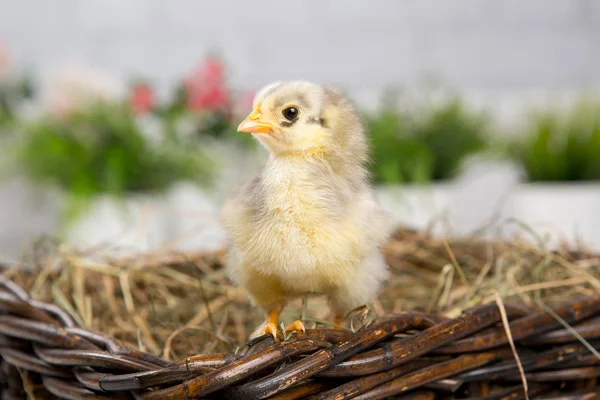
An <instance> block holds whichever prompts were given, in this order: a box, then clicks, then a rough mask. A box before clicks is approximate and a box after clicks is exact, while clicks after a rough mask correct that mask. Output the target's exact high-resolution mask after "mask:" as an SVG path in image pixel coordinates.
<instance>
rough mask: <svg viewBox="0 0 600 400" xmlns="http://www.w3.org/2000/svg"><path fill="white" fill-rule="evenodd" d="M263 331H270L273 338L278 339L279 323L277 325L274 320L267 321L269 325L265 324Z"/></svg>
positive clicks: (265, 332)
mask: <svg viewBox="0 0 600 400" xmlns="http://www.w3.org/2000/svg"><path fill="white" fill-rule="evenodd" d="M263 333H264V334H267V333H268V334H269V335H271V336H273V339H275V340H277V325H275V324H274V323H272V322H269V323H267V325H265V329H264V330H263Z"/></svg>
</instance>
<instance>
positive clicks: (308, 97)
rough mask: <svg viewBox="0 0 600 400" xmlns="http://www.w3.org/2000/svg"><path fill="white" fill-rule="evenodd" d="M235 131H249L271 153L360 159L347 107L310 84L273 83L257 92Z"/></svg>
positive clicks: (356, 127)
mask: <svg viewBox="0 0 600 400" xmlns="http://www.w3.org/2000/svg"><path fill="white" fill-rule="evenodd" d="M238 131H240V132H248V133H252V134H253V135H254V137H255V138H256V139H257V140H259V142H260V143H261V144H262V145H263V146H265V147H266V148H267V149H268V150H269V151H270V152H271V153H272V154H274V155H283V154H290V153H297V154H307V155H310V154H312V155H317V154H318V155H327V154H331V153H340V152H342V153H343V152H346V153H347V152H352V153H354V156H355V157H356V156H360V157H361V158H363V157H365V156H366V150H367V146H366V140H365V137H364V131H363V128H362V124H361V122H360V119H359V117H358V115H357V113H356V111H355V109H354V107H353V105H352V104H351V103H350V102H349V101H348V100H347V99H346V98H345V97H344V96H343V95H342V94H341V93H339V92H338V91H336V90H334V89H332V88H330V87H327V86H323V85H319V84H315V83H311V82H305V81H291V82H276V83H273V84H270V85H268V86H266V87H264V88H263V89H261V90H260V91H259V92H258V93H257V95H256V97H255V98H254V103H253V110H252V112H251V113H250V115H249V116H248V117H247V118H246V119H245V120H244V121H243V122H242V123H241V124H240V125H239V127H238Z"/></svg>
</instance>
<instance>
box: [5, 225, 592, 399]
mask: <svg viewBox="0 0 600 400" xmlns="http://www.w3.org/2000/svg"><path fill="white" fill-rule="evenodd" d="M384 252H385V255H386V259H387V261H388V264H389V266H390V268H391V270H392V273H393V278H392V279H391V280H390V282H389V283H388V285H387V286H386V287H385V289H384V290H383V292H382V293H381V295H380V296H379V299H378V301H377V302H376V303H375V304H373V305H372V306H371V307H370V308H368V309H365V308H363V309H360V310H356V311H355V312H354V313H352V314H351V315H349V316H348V317H347V324H346V326H347V328H345V330H344V331H342V332H345V333H346V334H347V335H353V334H354V332H355V331H358V330H361V328H362V330H361V332H362V331H363V330H364V329H367V330H368V329H369V326H370V325H371V324H372V323H373V321H374V320H375V321H380V320H381V317H384V316H389V315H395V314H400V315H402V313H414V312H422V313H424V314H423V315H435V316H436V318H438V317H439V318H441V319H444V318H449V319H453V318H454V319H457V318H461V313H462V312H463V311H464V310H465V309H471V308H473V307H476V306H480V305H482V304H486V303H494V302H495V303H497V304H499V303H502V304H504V303H506V304H513V303H518V304H519V305H520V307H523V309H527V310H528V311H527V312H534V311H537V312H539V311H540V310H542V311H543V310H544V309H545V308H547V307H552V306H555V305H559V304H564V303H565V302H568V301H571V300H574V301H577V300H578V299H581V298H584V297H589V296H594V295H595V294H596V293H597V292H598V290H599V289H600V258H599V257H597V256H596V255H594V254H591V253H589V252H587V251H584V250H567V249H566V248H565V249H561V250H558V251H547V250H544V249H542V248H540V247H538V246H534V245H532V244H530V243H529V242H527V241H522V240H519V239H513V240H504V241H493V240H486V239H483V238H480V237H467V238H458V239H452V240H446V239H436V238H432V237H430V236H429V235H428V234H427V233H426V232H415V231H412V230H409V229H398V230H397V231H396V232H395V234H394V235H393V236H392V238H391V240H390V241H389V243H387V245H386V246H385V247H384ZM225 262H226V257H225V251H224V250H220V251H216V252H212V253H195V254H182V253H175V252H168V251H164V249H163V250H160V251H157V252H149V253H147V254H141V255H138V256H135V257H130V258H119V259H116V258H111V257H110V256H108V255H105V254H103V252H102V250H101V249H90V250H87V251H78V250H74V249H70V248H68V247H66V246H64V245H61V244H58V243H55V242H52V241H51V240H42V241H40V242H38V243H37V244H36V245H35V246H34V248H33V250H32V251H31V252H30V253H29V254H28V256H27V257H26V258H24V261H23V265H22V266H18V267H17V266H11V267H8V266H6V267H5V268H4V270H3V271H2V275H3V277H4V278H6V279H8V280H10V281H11V282H13V283H15V284H16V285H18V286H19V287H21V288H23V289H24V291H25V292H27V293H28V294H29V296H30V298H31V300H32V301H37V302H39V303H45V304H52V305H55V306H57V307H59V308H60V309H61V310H63V311H64V312H65V313H66V314H68V316H69V318H71V319H72V320H73V321H74V323H75V324H76V325H77V326H79V327H81V328H83V329H85V330H86V331H89V332H96V333H98V334H99V335H102V336H104V337H110V338H114V339H115V340H117V341H118V342H119V343H121V344H122V345H123V346H124V347H126V348H129V349H134V350H136V351H139V352H143V353H144V354H148V355H151V356H156V357H157V358H158V359H160V360H161V362H163V363H170V362H176V361H177V360H184V359H185V358H186V357H188V356H190V355H195V354H215V353H222V354H226V355H227V354H240V352H243V351H244V350H243V349H246V351H247V349H248V347H247V346H246V342H247V339H248V336H249V335H250V333H251V332H252V331H253V330H254V329H255V328H256V327H257V326H258V325H259V323H260V322H261V321H262V319H263V315H262V313H261V312H260V310H258V309H257V308H256V307H253V306H252V305H251V304H250V303H249V301H248V298H247V296H246V295H245V293H244V292H243V291H242V290H241V289H239V288H237V287H235V286H232V285H231V284H230V283H229V282H228V280H227V279H226V277H225V271H224V268H223V266H224V264H225ZM595 307H596V308H597V309H598V311H599V312H600V302H599V303H598V304H596V305H595ZM8 313H9V314H10V313H11V312H10V311H9V312H8ZM327 313H328V311H327V307H326V299H325V298H324V297H322V296H318V295H314V296H313V295H311V296H307V297H305V298H304V299H299V300H297V301H296V302H294V303H291V304H290V305H289V306H288V308H287V309H286V313H284V314H283V315H282V318H283V319H284V320H288V319H289V320H293V319H296V318H300V319H302V320H303V321H304V322H305V325H306V326H307V327H308V328H309V329H311V330H315V331H319V330H320V329H321V330H323V332H325V331H328V330H327V328H329V326H328V325H327V324H328V323H327V318H328V315H327ZM521 316H523V314H521ZM378 318H379V319H378ZM384 319H385V318H384ZM441 319H440V321H441ZM563 322H564V321H563ZM365 326H366V328H364V327H365ZM359 333H360V332H359ZM334 342H335V341H334ZM245 346H246V347H245ZM22 378H23V377H22ZM74 398H77V397H74ZM82 398H83V397H82ZM217 398H218V397H217ZM340 398H341V397H340Z"/></svg>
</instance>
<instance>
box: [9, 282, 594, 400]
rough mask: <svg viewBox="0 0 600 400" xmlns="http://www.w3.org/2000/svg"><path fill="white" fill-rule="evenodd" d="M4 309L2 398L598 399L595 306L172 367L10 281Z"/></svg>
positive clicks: (263, 347)
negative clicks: (525, 386)
mask: <svg viewBox="0 0 600 400" xmlns="http://www.w3.org/2000/svg"><path fill="white" fill-rule="evenodd" d="M0 305H1V307H0V310H1V311H0V313H1V314H0V356H1V357H2V368H1V372H0V381H1V382H2V388H1V394H2V399H24V398H27V395H28V394H29V396H30V397H31V398H53V397H52V396H56V397H58V398H65V399H131V398H137V399H144V400H153V399H190V398H210V399H220V398H224V399H265V398H269V399H287V400H290V399H303V398H311V399H313V398H314V399H350V398H352V399H384V398H402V399H450V398H485V399H517V398H524V397H525V395H524V389H523V383H522V381H523V377H525V378H526V380H527V382H528V394H529V397H530V398H544V399H592V398H600V388H597V387H596V386H597V376H599V375H600V359H598V358H597V357H596V356H597V355H598V353H595V354H594V353H593V351H595V350H594V348H597V347H598V345H599V344H600V297H594V298H583V299H579V300H577V301H572V302H569V303H567V304H564V305H562V306H559V307H555V308H553V309H551V310H549V309H548V310H540V309H531V308H526V307H523V306H519V305H517V304H506V305H505V311H506V313H505V316H506V317H507V318H508V320H509V321H510V332H511V336H512V340H510V338H509V337H507V330H506V327H505V326H504V325H503V323H502V317H503V315H502V312H501V310H500V308H499V307H498V305H497V304H496V303H491V304H487V305H484V306H481V307H477V308H473V309H469V310H465V311H464V312H463V313H462V314H461V315H460V316H459V317H457V318H454V319H445V318H442V317H439V316H436V315H428V314H423V313H407V314H393V315H387V316H385V317H382V318H379V319H377V320H375V321H373V322H371V323H370V324H368V325H367V326H365V327H363V328H362V329H360V330H359V331H358V332H356V333H354V334H351V333H348V332H346V331H340V330H329V329H315V330H308V331H307V332H306V334H298V335H296V334H293V335H292V336H291V337H290V338H288V339H287V340H285V341H284V340H283V338H280V340H279V341H275V340H273V338H271V337H269V336H262V337H259V338H257V339H255V340H253V341H251V342H250V343H248V344H247V346H246V347H245V348H244V349H243V350H241V351H239V352H238V353H236V354H201V355H193V356H190V357H188V358H186V359H184V360H180V361H177V362H167V361H165V360H162V359H160V358H157V357H155V356H153V355H151V354H146V353H143V352H140V351H137V350H134V349H130V348H126V347H124V346H122V345H121V344H119V343H117V342H116V341H114V340H113V339H111V338H108V337H105V336H103V335H101V334H99V333H95V332H89V331H86V330H84V329H81V328H80V327H78V326H77V325H76V324H75V323H74V321H73V320H72V318H71V317H70V316H69V315H68V314H67V313H66V312H64V311H63V310H61V309H60V308H58V307H56V306H55V305H51V304H45V303H42V302H39V301H36V300H33V299H31V298H30V297H29V296H28V294H27V293H26V292H25V291H24V290H23V289H21V288H20V287H19V286H17V285H16V284H14V283H13V282H11V281H9V280H7V279H1V280H0ZM566 324H569V325H566ZM565 326H567V327H565ZM570 326H573V327H574V329H573V328H571V327H570ZM511 342H512V343H514V345H515V349H516V352H517V354H518V355H519V359H520V364H521V365H522V370H523V371H524V374H521V373H520V371H519V366H518V364H517V362H516V360H515V356H514V352H513V350H512V348H511ZM34 396H35V397H34Z"/></svg>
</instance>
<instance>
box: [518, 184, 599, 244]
mask: <svg viewBox="0 0 600 400" xmlns="http://www.w3.org/2000/svg"><path fill="white" fill-rule="evenodd" d="M509 210H510V211H509V213H508V214H509V216H512V217H514V218H515V219H516V220H518V221H520V222H522V223H524V224H526V225H527V226H529V227H530V228H531V229H532V230H533V231H534V232H536V234H537V236H539V237H540V238H542V239H544V240H545V243H546V245H548V246H549V247H554V246H556V245H558V244H559V242H560V241H561V240H566V241H568V242H569V243H578V242H580V243H582V244H585V245H588V246H589V247H591V248H592V249H594V250H596V251H600V184H598V183H596V184H593V183H592V184H585V183H576V184H542V183H536V184H527V185H520V186H518V187H517V188H516V190H515V191H514V192H513V193H512V195H511V198H510V203H509ZM520 231H521V233H523V235H522V236H523V237H526V238H529V239H532V240H535V239H534V238H533V237H532V236H531V235H529V234H527V233H524V232H525V231H524V230H523V229H521V230H520Z"/></svg>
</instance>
